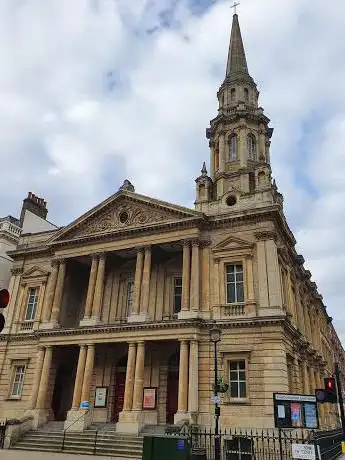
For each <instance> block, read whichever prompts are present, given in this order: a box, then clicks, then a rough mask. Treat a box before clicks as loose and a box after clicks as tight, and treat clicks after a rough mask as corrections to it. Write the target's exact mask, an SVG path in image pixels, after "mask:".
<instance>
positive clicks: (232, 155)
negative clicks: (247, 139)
mask: <svg viewBox="0 0 345 460" xmlns="http://www.w3.org/2000/svg"><path fill="white" fill-rule="evenodd" d="M236 160H237V136H236V134H233V135H232V136H231V137H230V138H229V161H236Z"/></svg>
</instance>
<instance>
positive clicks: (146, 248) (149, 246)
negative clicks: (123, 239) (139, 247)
mask: <svg viewBox="0 0 345 460" xmlns="http://www.w3.org/2000/svg"><path fill="white" fill-rule="evenodd" d="M143 249H144V251H145V252H147V251H151V250H152V244H147V245H146V246H143Z"/></svg>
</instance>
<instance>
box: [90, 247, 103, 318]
mask: <svg viewBox="0 0 345 460" xmlns="http://www.w3.org/2000/svg"><path fill="white" fill-rule="evenodd" d="M105 259H106V256H105V254H101V255H100V256H99V261H98V267H97V277H96V285H95V293H94V297H93V306H92V318H95V319H96V320H97V321H98V320H99V319H100V317H101V310H102V300H103V289H104V273H105Z"/></svg>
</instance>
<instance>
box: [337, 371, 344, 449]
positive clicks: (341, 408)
mask: <svg viewBox="0 0 345 460" xmlns="http://www.w3.org/2000/svg"><path fill="white" fill-rule="evenodd" d="M335 379H336V382H337V394H338V404H339V411H340V420H341V429H342V434H343V436H342V443H341V444H342V451H343V453H344V450H345V413H344V402H343V392H342V387H341V380H340V369H339V364H338V363H335Z"/></svg>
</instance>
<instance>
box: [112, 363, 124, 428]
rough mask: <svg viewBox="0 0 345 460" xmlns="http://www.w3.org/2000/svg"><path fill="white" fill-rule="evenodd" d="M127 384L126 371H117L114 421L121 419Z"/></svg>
mask: <svg viewBox="0 0 345 460" xmlns="http://www.w3.org/2000/svg"><path fill="white" fill-rule="evenodd" d="M125 386H126V372H117V373H116V378H115V391H114V409H113V416H112V421H113V422H117V421H118V420H119V413H120V412H121V411H122V409H123V402H124V399H125Z"/></svg>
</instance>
